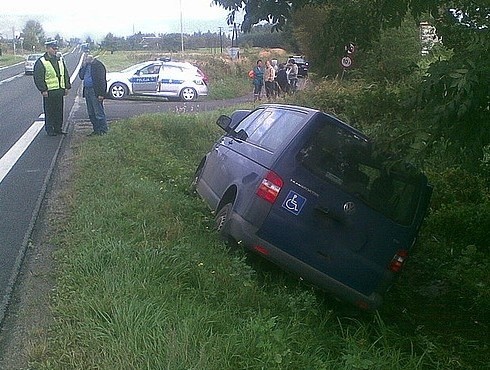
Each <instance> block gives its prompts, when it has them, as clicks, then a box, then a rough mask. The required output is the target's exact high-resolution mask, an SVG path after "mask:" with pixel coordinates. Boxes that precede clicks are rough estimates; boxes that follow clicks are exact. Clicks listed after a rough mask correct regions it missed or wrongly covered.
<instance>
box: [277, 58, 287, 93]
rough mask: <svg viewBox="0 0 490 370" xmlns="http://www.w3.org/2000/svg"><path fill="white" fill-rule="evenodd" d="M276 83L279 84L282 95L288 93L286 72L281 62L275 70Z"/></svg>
mask: <svg viewBox="0 0 490 370" xmlns="http://www.w3.org/2000/svg"><path fill="white" fill-rule="evenodd" d="M277 84H278V85H279V91H280V92H282V93H283V95H286V94H287V93H289V81H288V74H287V73H286V66H285V65H284V64H283V63H280V64H279V69H278V70H277Z"/></svg>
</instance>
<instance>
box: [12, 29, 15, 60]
mask: <svg viewBox="0 0 490 370" xmlns="http://www.w3.org/2000/svg"><path fill="white" fill-rule="evenodd" d="M12 44H13V45H12V46H13V48H14V55H15V27H12Z"/></svg>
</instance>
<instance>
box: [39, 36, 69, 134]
mask: <svg viewBox="0 0 490 370" xmlns="http://www.w3.org/2000/svg"><path fill="white" fill-rule="evenodd" d="M44 45H45V46H46V53H44V55H43V56H42V57H41V58H39V59H38V60H37V61H36V63H35V64H34V84H35V85H36V87H37V89H38V90H39V91H40V92H41V94H42V96H43V108H44V129H45V130H46V132H47V134H48V135H49V136H56V135H59V134H65V132H63V131H62V127H63V98H64V96H65V95H67V94H68V91H69V90H70V89H71V83H70V75H69V73H68V69H67V68H66V64H65V61H64V60H63V58H62V57H61V56H59V55H58V41H56V40H55V39H48V41H46V42H45V44H44Z"/></svg>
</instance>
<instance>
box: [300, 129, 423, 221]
mask: <svg viewBox="0 0 490 370" xmlns="http://www.w3.org/2000/svg"><path fill="white" fill-rule="evenodd" d="M298 159H299V160H300V161H301V163H302V164H303V166H304V167H306V168H307V169H308V170H309V171H311V172H312V173H313V174H314V175H316V176H317V177H319V178H321V179H323V180H325V181H328V182H330V183H334V184H335V185H337V186H338V187H340V188H341V189H342V190H344V191H345V192H347V193H349V194H351V195H353V196H356V197H358V198H359V199H361V200H362V201H363V202H365V203H366V204H367V205H368V206H369V207H371V208H373V209H375V210H376V211H378V212H381V213H383V214H384V215H385V216H386V217H389V218H390V219H392V220H393V221H395V222H397V223H399V224H403V225H409V224H410V223H411V222H412V220H413V217H414V215H415V211H416V207H417V204H418V199H419V196H420V187H421V185H422V184H421V181H420V177H418V176H415V175H413V174H412V173H411V172H410V171H406V172H404V171H403V170H402V166H400V165H399V164H397V163H394V162H393V160H387V159H382V158H381V157H380V156H376V157H375V156H374V155H373V153H372V151H371V146H370V145H369V143H368V142H367V140H366V139H364V138H362V137H360V136H358V135H357V134H356V133H354V132H352V131H349V130H347V129H344V128H341V127H339V126H336V125H333V124H330V123H327V124H325V125H324V126H323V127H322V128H321V129H320V130H318V131H317V132H315V133H314V134H313V135H312V136H311V140H310V141H309V142H308V143H307V144H306V146H305V147H304V148H303V149H302V150H301V151H300V153H299V155H298Z"/></svg>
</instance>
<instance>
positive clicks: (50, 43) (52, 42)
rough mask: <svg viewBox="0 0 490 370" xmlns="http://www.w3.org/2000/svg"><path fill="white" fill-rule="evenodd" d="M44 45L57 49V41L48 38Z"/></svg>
mask: <svg viewBox="0 0 490 370" xmlns="http://www.w3.org/2000/svg"><path fill="white" fill-rule="evenodd" d="M44 45H45V46H46V47H53V48H57V47H58V40H56V39H52V38H49V39H47V40H46V42H45V43H44Z"/></svg>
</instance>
